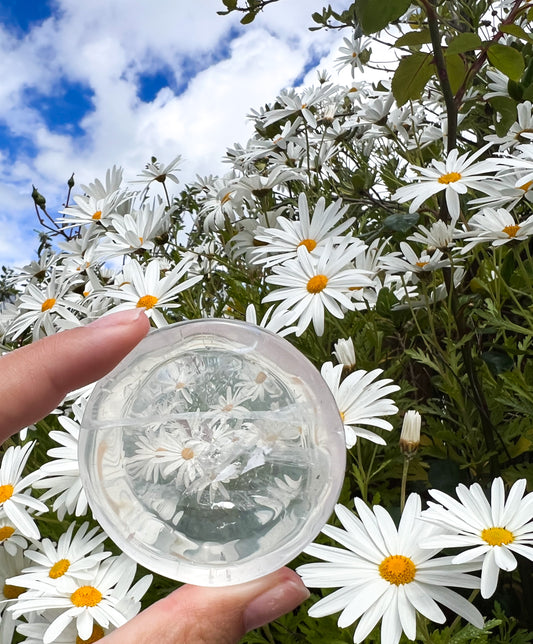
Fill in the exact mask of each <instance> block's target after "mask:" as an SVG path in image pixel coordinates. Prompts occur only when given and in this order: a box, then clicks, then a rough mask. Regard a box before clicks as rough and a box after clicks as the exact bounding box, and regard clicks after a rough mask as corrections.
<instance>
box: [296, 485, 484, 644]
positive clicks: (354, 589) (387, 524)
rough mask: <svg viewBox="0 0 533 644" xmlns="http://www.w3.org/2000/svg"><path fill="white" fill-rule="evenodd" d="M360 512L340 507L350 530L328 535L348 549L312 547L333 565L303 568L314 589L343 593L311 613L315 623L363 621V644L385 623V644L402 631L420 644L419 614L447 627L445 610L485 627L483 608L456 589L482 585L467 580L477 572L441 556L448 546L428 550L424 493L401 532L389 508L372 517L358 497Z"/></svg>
mask: <svg viewBox="0 0 533 644" xmlns="http://www.w3.org/2000/svg"><path fill="white" fill-rule="evenodd" d="M355 506H356V509H357V512H358V513H359V517H360V518H357V517H356V516H355V515H354V514H352V513H351V512H350V511H349V510H348V509H347V508H345V507H344V506H342V505H337V507H336V509H335V513H336V515H337V517H338V518H339V521H340V522H341V523H342V525H343V527H344V530H342V529H340V528H336V527H333V526H329V525H328V526H326V527H325V528H324V529H323V530H322V532H323V533H324V534H325V535H327V536H328V537H330V538H332V539H334V540H335V541H337V542H339V543H340V544H341V545H343V546H345V547H346V548H348V550H343V549H341V548H337V547H332V546H327V545H319V544H311V546H309V547H308V548H306V549H305V552H306V553H307V554H309V555H312V556H314V557H319V558H321V559H324V560H325V561H324V562H320V563H312V564H306V565H303V566H300V567H299V568H297V572H298V573H299V574H300V575H301V576H302V579H303V582H304V583H305V584H306V586H310V587H313V588H337V587H340V588H339V590H336V591H335V592H333V593H331V594H330V595H328V596H327V597H324V598H323V599H321V600H320V601H319V602H318V603H316V604H315V605H314V606H312V607H311V608H310V609H309V615H310V616H311V617H324V616H325V615H331V614H332V613H336V612H338V611H342V613H341V614H340V616H339V620H338V625H339V627H340V628H345V627H346V626H349V625H350V624H352V623H354V622H355V621H357V620H359V623H358V624H357V627H356V629H355V633H354V639H353V641H354V642H355V643H356V644H357V643H359V642H363V641H364V640H365V638H366V637H367V636H368V635H369V634H370V632H371V631H372V629H373V628H374V627H375V626H376V624H377V623H378V622H379V621H380V620H381V639H380V642H381V644H397V643H398V642H399V640H400V637H401V635H402V632H404V633H405V635H406V636H407V638H408V639H410V640H414V639H415V637H416V617H417V613H420V614H422V615H424V616H425V617H427V618H428V619H430V620H431V621H433V622H437V623H438V624H443V623H444V622H445V621H446V616H445V614H444V613H443V611H442V610H441V608H440V607H439V606H438V604H441V605H442V606H445V607H447V608H449V609H451V610H453V611H454V612H456V613H457V614H458V615H460V616H461V617H463V618H465V619H467V620H468V621H469V622H471V623H472V624H474V626H476V627H477V628H482V627H483V617H482V615H481V613H480V612H479V611H478V610H477V608H475V607H474V606H473V605H472V604H470V602H468V601H467V600H466V599H465V598H464V597H462V596H461V595H459V594H458V593H456V592H455V591H453V590H450V588H448V586H455V587H458V588H478V587H479V579H478V578H477V577H474V576H472V575H468V574H465V572H468V571H470V570H472V569H473V568H472V566H468V565H463V566H460V567H457V568H456V567H454V566H452V565H451V563H450V560H451V559H452V557H439V558H434V556H435V555H436V554H437V553H438V552H439V550H440V549H441V547H437V548H436V549H433V550H423V549H422V548H421V547H420V544H422V543H424V542H425V540H426V538H427V537H428V536H429V535H430V534H431V530H430V529H429V528H432V526H429V524H426V525H424V522H423V521H422V520H421V519H420V497H419V496H418V495H416V494H412V495H411V496H410V497H409V498H408V500H407V503H406V505H405V509H404V511H403V513H402V517H401V520H400V524H399V526H398V528H396V526H395V525H394V522H393V520H392V518H391V516H390V515H389V513H388V512H387V511H386V510H385V509H384V508H382V507H381V506H379V505H376V506H374V508H373V510H372V511H371V510H370V509H369V508H368V507H367V506H366V505H365V503H364V502H363V501H362V500H361V499H355Z"/></svg>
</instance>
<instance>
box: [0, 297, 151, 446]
mask: <svg viewBox="0 0 533 644" xmlns="http://www.w3.org/2000/svg"><path fill="white" fill-rule="evenodd" d="M149 328H150V322H149V320H148V318H147V317H146V315H145V314H144V310H143V309H132V310H129V311H121V312H119V313H113V314H111V315H107V316H104V317H102V318H100V319H98V320H96V321H95V322H93V323H92V324H89V325H87V326H84V327H78V328H75V329H70V330H68V331H62V332H60V333H57V334H56V335H52V336H48V337H46V338H43V339H42V340H39V341H38V342H35V343H33V344H29V345H27V346H24V347H21V348H20V349H16V350H14V351H12V352H11V353H7V354H6V355H4V356H2V357H0V400H2V401H3V405H2V414H1V415H0V443H1V442H2V441H3V440H5V439H6V438H7V437H8V436H9V435H11V434H14V433H15V432H17V431H18V430H20V429H21V428H22V427H26V426H27V425H30V424H31V423H34V422H35V421H37V420H39V419H40V418H43V417H44V416H46V414H48V413H49V412H50V411H51V410H52V409H54V408H55V407H57V405H59V403H60V402H61V401H62V400H63V398H64V397H65V395H66V394H67V393H68V392H69V391H72V390H73V389H78V388H79V387H83V386H84V385H87V384H89V383H91V382H94V381H95V380H98V379H99V378H101V377H102V376H104V375H105V374H106V373H107V372H108V371H110V370H111V369H112V368H113V367H114V366H116V365H117V364H118V363H119V362H120V361H121V360H122V358H124V356H125V355H126V354H127V353H129V351H131V349H133V347H134V346H135V345H136V344H137V343H138V342H139V341H140V340H141V339H142V338H143V337H144V336H145V335H146V333H147V332H148V329H149Z"/></svg>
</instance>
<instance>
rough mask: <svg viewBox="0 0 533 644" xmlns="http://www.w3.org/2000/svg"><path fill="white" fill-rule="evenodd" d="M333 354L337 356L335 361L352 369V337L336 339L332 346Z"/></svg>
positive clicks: (353, 357) (353, 356)
mask: <svg viewBox="0 0 533 644" xmlns="http://www.w3.org/2000/svg"><path fill="white" fill-rule="evenodd" d="M333 355H334V356H335V357H336V358H337V362H338V363H339V364H342V365H344V367H345V368H346V369H349V370H351V369H353V368H354V367H355V348H354V346H353V340H352V338H348V339H347V340H344V339H342V338H341V339H340V340H337V342H335V346H334V348H333Z"/></svg>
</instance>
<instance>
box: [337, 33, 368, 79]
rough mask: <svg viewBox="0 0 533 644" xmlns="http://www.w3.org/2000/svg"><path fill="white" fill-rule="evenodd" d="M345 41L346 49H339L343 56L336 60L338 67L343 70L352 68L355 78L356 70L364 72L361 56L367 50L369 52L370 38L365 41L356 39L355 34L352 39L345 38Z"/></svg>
mask: <svg viewBox="0 0 533 644" xmlns="http://www.w3.org/2000/svg"><path fill="white" fill-rule="evenodd" d="M343 41H344V47H339V53H340V54H341V56H339V57H338V58H336V59H335V62H336V63H337V65H336V67H337V68H338V69H343V68H344V67H347V66H350V68H351V72H352V78H353V77H354V72H355V70H356V68H357V69H358V70H359V71H360V72H364V68H363V62H362V61H361V54H362V53H363V52H364V51H365V50H368V48H369V46H370V43H371V41H370V40H369V39H368V38H366V39H364V40H363V38H356V37H355V34H353V35H352V37H351V38H343Z"/></svg>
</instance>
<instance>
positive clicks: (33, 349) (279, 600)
mask: <svg viewBox="0 0 533 644" xmlns="http://www.w3.org/2000/svg"><path fill="white" fill-rule="evenodd" d="M149 327H150V323H149V321H148V318H147V317H146V315H144V313H143V311H142V310H141V309H135V310H132V311H124V312H121V313H116V314H112V315H108V316H105V317H103V318H100V319H99V320H97V321H96V322H93V323H92V324H90V325H88V326H85V327H81V328H76V329H71V330H69V331H63V332H61V333H58V334H56V335H53V336H49V337H47V338H44V339H43V340H40V341H39V342H36V343H34V344H31V345H27V346H24V347H22V348H20V349H17V350H16V351H12V352H11V353H8V354H6V355H4V356H2V357H1V358H0V399H1V400H3V401H4V405H3V410H2V411H3V413H2V414H1V415H0V442H1V441H3V440H5V438H7V437H8V436H9V435H11V434H13V433H15V432H17V431H18V430H19V429H21V428H22V427H25V426H27V425H29V424H31V423H33V422H35V421H37V420H39V419H40V418H42V417H43V416H45V415H46V414H48V413H49V412H50V411H51V410H52V409H54V408H55V407H57V405H59V403H60V402H61V401H62V400H63V398H64V397H65V395H66V394H67V393H68V392H69V391H71V390H73V389H78V388H79V387H82V386H84V385H86V384H89V383H90V382H93V381H95V380H98V379H99V378H101V377H102V376H104V375H105V374H106V373H107V372H108V371H110V370H111V369H112V368H113V367H114V366H115V365H116V364H118V363H119V362H120V360H122V358H124V356H125V355H126V354H127V353H128V352H129V351H130V350H131V349H132V348H133V347H134V346H135V345H136V344H137V343H138V342H139V341H140V340H141V339H142V338H143V337H144V336H145V335H146V333H147V332H148V329H149ZM308 596H309V592H308V590H307V589H306V588H305V586H304V585H303V583H302V582H301V580H300V578H299V577H298V575H297V574H296V573H295V572H293V571H292V570H289V569H288V568H283V569H281V570H278V571H277V572H274V573H272V574H270V575H267V576H266V577H263V578H261V579H257V580H255V581H252V582H248V583H246V584H241V585H237V586H230V587H226V588H202V587H199V586H191V585H185V586H182V587H181V588H179V589H178V590H176V591H174V592H173V593H171V594H170V595H169V596H168V597H166V598H164V599H162V600H160V601H158V602H157V603H155V604H153V605H152V606H150V607H149V608H148V609H146V610H145V611H143V612H141V613H140V614H139V615H137V616H136V617H135V618H133V619H132V620H131V621H129V622H128V623H126V624H125V625H124V626H122V627H121V628H119V629H117V630H116V631H113V632H112V633H110V634H108V635H107V636H106V637H105V638H104V639H102V640H101V641H102V644H129V643H130V642H131V643H132V644H152V643H153V642H158V641H159V642H161V644H178V643H179V644H202V643H204V642H206V643H207V642H209V644H231V643H235V642H238V641H239V639H241V638H242V637H243V636H244V635H245V633H246V632H248V631H250V630H253V629H254V628H258V627H259V626H262V625H263V624H266V623H267V622H269V621H271V620H273V619H276V618H277V617H279V616H281V615H283V614H284V613H286V612H288V611H290V610H292V609H293V608H295V607H296V606H297V605H298V604H300V603H301V602H302V601H304V600H305V599H306V598H307V597H308Z"/></svg>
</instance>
